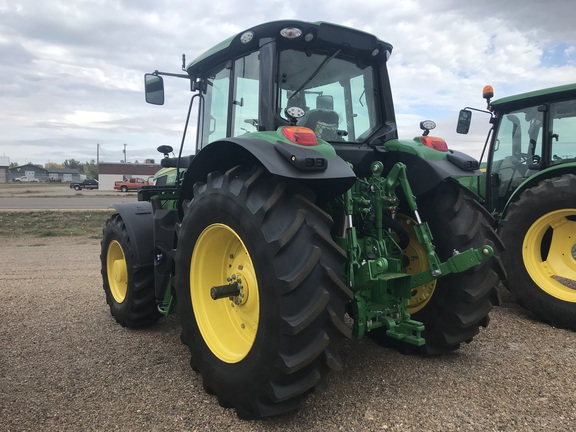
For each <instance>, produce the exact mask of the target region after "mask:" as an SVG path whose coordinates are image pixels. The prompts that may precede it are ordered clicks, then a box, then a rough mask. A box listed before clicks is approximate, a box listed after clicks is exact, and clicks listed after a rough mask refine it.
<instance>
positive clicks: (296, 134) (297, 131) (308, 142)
mask: <svg viewBox="0 0 576 432" xmlns="http://www.w3.org/2000/svg"><path fill="white" fill-rule="evenodd" d="M282 135H284V136H285V137H286V138H288V139H289V140H290V141H292V142H293V143H294V144H298V145H301V146H315V145H318V138H317V137H316V134H315V133H314V131H313V130H312V129H309V128H307V127H302V126H286V127H284V128H282Z"/></svg>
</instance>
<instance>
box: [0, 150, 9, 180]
mask: <svg viewBox="0 0 576 432" xmlns="http://www.w3.org/2000/svg"><path fill="white" fill-rule="evenodd" d="M8 168H10V158H9V157H8V156H0V183H7V182H8V181H9V178H10V171H9V170H8Z"/></svg>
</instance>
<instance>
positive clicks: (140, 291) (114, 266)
mask: <svg viewBox="0 0 576 432" xmlns="http://www.w3.org/2000/svg"><path fill="white" fill-rule="evenodd" d="M101 248H102V249H101V253H100V261H101V263H102V270H101V273H102V281H103V287H104V292H105V293H106V303H108V305H109V306H110V313H111V314H112V316H113V317H114V318H115V319H116V321H118V322H119V323H120V324H121V325H122V326H123V327H142V326H146V325H150V324H153V323H155V322H156V321H158V319H159V318H160V316H161V315H160V312H158V309H157V307H156V298H155V295H154V267H153V266H152V265H148V266H137V265H136V257H135V251H134V249H133V245H132V241H131V239H130V236H129V235H128V231H127V230H126V225H125V224H124V221H123V220H122V217H121V216H120V215H119V214H114V215H112V216H111V217H110V218H109V219H108V220H107V221H106V225H105V227H104V231H103V236H102V242H101Z"/></svg>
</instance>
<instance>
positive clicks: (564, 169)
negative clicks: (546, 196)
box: [502, 162, 576, 217]
mask: <svg viewBox="0 0 576 432" xmlns="http://www.w3.org/2000/svg"><path fill="white" fill-rule="evenodd" d="M564 174H576V162H567V163H563V164H561V165H553V166H551V167H548V168H546V169H543V170H542V171H539V172H537V173H536V174H534V175H532V176H530V177H528V178H527V179H526V180H524V181H523V182H522V183H521V184H520V186H518V187H517V188H516V190H515V191H514V193H513V194H512V195H511V196H510V198H509V199H508V202H507V203H506V206H505V207H504V211H503V212H502V217H504V216H505V215H506V211H507V210H508V206H509V205H510V204H511V203H513V202H514V201H516V200H517V199H518V198H519V197H520V195H521V194H522V192H524V191H525V190H526V189H530V188H532V187H534V186H536V185H537V184H538V183H540V182H541V181H542V180H546V179H549V178H552V177H558V176H561V175H564ZM574 194H576V191H574Z"/></svg>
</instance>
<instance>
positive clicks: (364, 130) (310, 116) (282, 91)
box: [278, 50, 379, 142]
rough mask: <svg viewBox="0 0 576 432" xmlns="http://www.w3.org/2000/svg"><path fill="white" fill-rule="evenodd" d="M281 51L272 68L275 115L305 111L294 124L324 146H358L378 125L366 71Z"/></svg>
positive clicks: (330, 58)
mask: <svg viewBox="0 0 576 432" xmlns="http://www.w3.org/2000/svg"><path fill="white" fill-rule="evenodd" d="M335 55H337V53H329V54H326V55H324V54H309V53H308V54H307V53H305V52H302V51H296V50H285V51H282V52H281V53H280V63H279V68H278V74H279V75H278V84H279V87H278V90H279V95H278V105H279V112H280V113H281V115H284V109H285V108H287V107H292V106H297V107H300V108H302V109H304V111H305V113H306V114H305V115H304V117H302V118H301V119H299V120H298V125H300V126H305V127H309V128H310V129H312V130H314V132H315V133H316V135H317V136H318V137H319V138H322V139H324V140H326V141H345V142H346V141H347V142H362V141H364V140H365V139H366V138H367V137H368V136H370V134H371V133H372V132H374V131H375V130H376V129H377V127H378V126H379V124H378V122H379V120H378V119H379V116H378V115H377V109H376V104H375V99H374V98H375V94H374V70H373V68H372V66H369V65H361V64H358V63H357V62H356V61H349V60H346V59H342V58H338V57H335Z"/></svg>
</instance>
